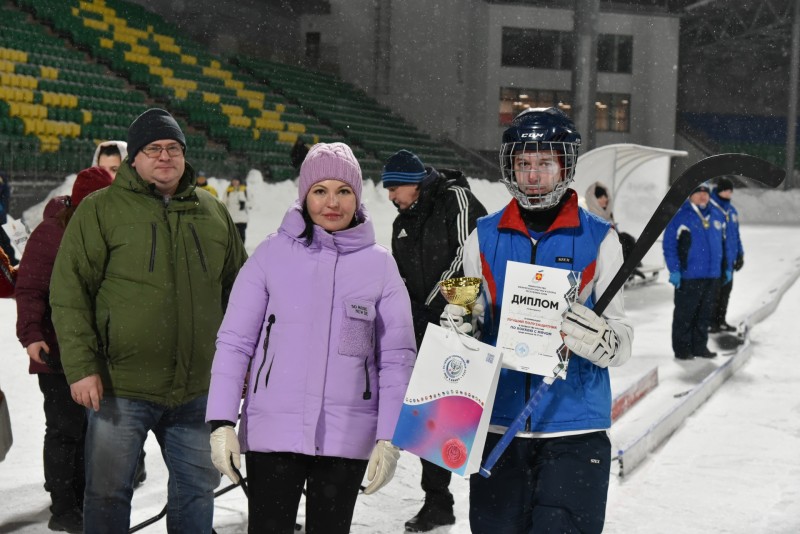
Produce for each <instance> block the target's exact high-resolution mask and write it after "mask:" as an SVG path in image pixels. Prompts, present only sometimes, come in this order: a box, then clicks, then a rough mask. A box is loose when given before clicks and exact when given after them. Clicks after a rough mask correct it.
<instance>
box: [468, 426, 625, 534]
mask: <svg viewBox="0 0 800 534" xmlns="http://www.w3.org/2000/svg"><path fill="white" fill-rule="evenodd" d="M500 438H501V435H500V434H493V433H489V435H488V436H487V438H486V448H485V449H484V452H483V459H484V460H485V459H486V457H487V456H488V455H489V453H490V452H491V450H492V449H493V448H494V446H495V445H496V444H497V442H498V441H499V440H500ZM610 470H611V441H610V440H609V439H608V435H607V434H606V432H605V431H600V432H591V433H588V434H578V435H575V436H562V437H557V438H514V439H513V440H512V441H511V444H510V445H509V447H508V449H506V451H505V452H504V453H503V455H502V456H501V457H500V459H499V460H498V461H497V464H495V466H494V467H493V468H492V476H490V477H489V478H484V477H482V476H481V475H479V474H474V475H472V476H471V477H470V479H469V526H470V529H471V532H472V534H531V533H536V534H543V533H547V534H564V533H575V534H577V533H581V534H588V533H596V534H599V533H600V532H602V531H603V525H604V523H605V515H606V500H607V499H608V477H609V473H610Z"/></svg>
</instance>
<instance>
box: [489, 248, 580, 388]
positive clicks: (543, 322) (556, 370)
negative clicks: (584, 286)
mask: <svg viewBox="0 0 800 534" xmlns="http://www.w3.org/2000/svg"><path fill="white" fill-rule="evenodd" d="M579 284H580V273H579V272H575V271H569V270H566V269H556V268H554V267H543V266H541V265H532V264H529V263H518V262H515V261H509V262H508V263H507V265H506V279H505V285H504V286H503V302H502V303H501V306H502V307H501V313H500V326H499V330H498V335H497V347H498V348H499V349H501V350H502V354H503V367H505V368H507V369H514V370H515V371H522V372H523V373H532V374H536V375H542V376H556V375H558V376H559V378H566V376H567V372H566V369H564V370H560V367H559V364H560V363H562V362H565V361H566V360H567V358H568V356H569V351H568V349H567V347H566V346H565V345H564V343H563V341H562V340H561V318H562V316H563V314H564V312H565V311H566V310H567V308H569V306H570V305H571V304H572V303H573V302H575V299H576V298H577V296H578V289H579Z"/></svg>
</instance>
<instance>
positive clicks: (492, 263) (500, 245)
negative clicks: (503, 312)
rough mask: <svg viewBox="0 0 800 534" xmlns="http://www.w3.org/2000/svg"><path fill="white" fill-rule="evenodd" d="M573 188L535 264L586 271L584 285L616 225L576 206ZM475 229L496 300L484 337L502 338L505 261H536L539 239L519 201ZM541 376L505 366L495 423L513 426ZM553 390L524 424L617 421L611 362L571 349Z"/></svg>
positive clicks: (558, 427) (534, 427)
mask: <svg viewBox="0 0 800 534" xmlns="http://www.w3.org/2000/svg"><path fill="white" fill-rule="evenodd" d="M569 194H570V195H571V197H570V198H569V199H568V200H567V201H566V202H565V204H564V205H563V207H562V208H561V211H560V212H559V215H558V217H557V218H556V220H555V221H554V222H553V224H552V225H551V226H550V228H548V230H547V231H546V232H545V233H544V234H543V235H542V237H541V238H540V239H539V241H538V242H537V244H536V251H535V264H536V265H543V266H547V267H556V268H561V269H569V270H572V271H577V272H580V273H582V276H581V288H583V287H584V286H586V285H587V284H589V283H590V282H591V281H592V279H593V276H594V271H595V267H596V260H597V253H598V250H599V248H600V243H601V242H602V241H603V239H605V237H606V235H607V234H608V231H609V229H610V228H611V226H610V224H609V223H607V222H606V221H604V220H602V219H600V218H599V217H597V216H595V215H592V214H591V213H589V212H587V211H585V210H584V209H582V208H580V207H578V202H577V195H576V194H575V192H574V191H570V193H569ZM477 230H478V242H479V246H480V254H481V265H482V271H483V278H484V280H485V288H486V289H487V291H488V292H489V295H487V300H488V301H489V302H490V305H489V306H487V310H486V311H485V313H484V333H483V337H482V341H484V342H486V343H489V344H491V345H496V343H497V326H498V323H499V321H500V303H501V302H502V299H503V284H504V282H505V272H506V263H507V262H508V261H517V262H522V263H531V259H532V256H533V253H534V251H533V242H532V241H531V238H530V236H529V233H528V230H527V228H526V227H525V224H524V222H523V221H522V218H521V216H520V212H519V205H518V204H517V203H516V201H512V202H511V203H510V204H509V205H508V206H506V207H505V208H504V209H503V210H501V211H498V212H496V213H493V214H491V215H488V216H486V217H483V218H481V219H479V220H478V225H477ZM593 300H594V295H592V296H591V297H590V298H589V299H588V300H587V301H586V303H585V304H586V306H588V307H591V306H592V303H593ZM542 378H543V377H541V376H538V375H532V374H528V373H522V372H519V371H512V370H510V369H502V370H501V372H500V381H499V383H498V386H497V394H496V396H495V403H494V409H493V411H492V418H491V424H493V425H502V426H509V425H510V424H511V422H512V421H513V420H514V418H516V416H517V415H518V414H519V413H520V412H521V411H522V409H523V408H524V406H525V404H526V403H527V401H528V399H529V398H530V397H531V395H532V394H533V391H535V389H536V388H537V387H538V386H539V384H540V383H541V382H542ZM547 395H548V396H549V397H552V398H551V399H549V402H542V403H541V404H540V405H539V406H538V407H537V408H536V409H535V410H534V411H533V413H532V414H531V417H530V419H529V420H528V423H527V425H526V428H525V430H526V431H531V432H564V431H574V430H590V429H603V428H608V427H610V426H611V386H610V383H609V378H608V370H607V369H603V368H600V367H598V366H596V365H594V364H593V363H591V362H590V361H588V360H586V359H584V358H581V357H580V356H577V355H573V356H572V357H571V358H570V362H569V367H568V368H567V379H566V380H556V381H555V383H554V384H553V385H552V386H551V387H550V390H549V391H548V392H547ZM545 400H547V399H545ZM542 405H544V407H543V406H542Z"/></svg>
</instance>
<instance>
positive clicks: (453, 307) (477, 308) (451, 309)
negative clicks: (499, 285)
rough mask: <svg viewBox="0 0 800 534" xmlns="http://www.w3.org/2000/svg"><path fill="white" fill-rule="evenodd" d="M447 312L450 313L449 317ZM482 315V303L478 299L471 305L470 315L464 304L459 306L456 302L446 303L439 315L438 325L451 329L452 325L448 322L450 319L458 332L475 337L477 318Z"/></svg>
mask: <svg viewBox="0 0 800 534" xmlns="http://www.w3.org/2000/svg"><path fill="white" fill-rule="evenodd" d="M448 314H449V315H450V317H449V318H448ZM482 315H483V304H481V302H480V301H478V302H476V303H475V305H474V306H473V307H472V314H471V315H470V313H469V311H467V309H466V308H465V307H464V306H460V305H458V304H448V305H447V306H445V307H444V311H443V312H442V314H441V315H440V316H439V326H441V327H442V328H450V329H451V330H452V328H453V325H452V324H450V319H452V320H453V324H455V325H456V329H457V330H458V331H459V332H461V333H463V334H469V335H471V336H474V337H477V336H476V333H477V332H478V318H479V317H481V316H482ZM467 321H469V322H467Z"/></svg>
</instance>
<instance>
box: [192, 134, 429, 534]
mask: <svg viewBox="0 0 800 534" xmlns="http://www.w3.org/2000/svg"><path fill="white" fill-rule="evenodd" d="M361 184H362V178H361V168H360V166H359V164H358V161H357V160H356V158H355V156H354V155H353V153H352V151H351V150H350V148H349V147H348V146H347V145H345V144H343V143H331V144H324V143H321V144H317V145H315V146H314V147H313V148H312V149H311V151H310V152H309V153H308V156H307V157H306V158H305V160H304V162H303V165H302V167H301V169H300V178H299V195H298V200H297V201H296V202H295V204H294V205H293V206H292V207H290V208H289V211H288V212H287V213H286V215H285V217H284V219H283V222H282V223H281V226H280V228H279V230H278V232H277V233H275V234H272V235H270V236H268V237H267V239H266V240H265V241H264V242H263V243H261V244H260V245H259V246H258V248H257V249H256V251H255V252H254V253H253V256H252V257H251V258H250V259H249V260H248V261H247V263H245V265H244V267H243V268H242V270H241V271H240V273H239V276H238V278H237V279H236V283H235V284H234V286H233V291H232V293H231V298H230V302H229V304H228V309H227V312H226V314H225V318H224V320H223V322H222V326H221V327H220V330H219V334H218V336H217V352H216V354H215V356H214V363H213V366H212V370H211V388H210V390H209V397H208V408H207V412H206V420H208V421H209V422H210V423H211V425H212V429H213V432H212V434H211V451H212V460H213V462H214V465H215V466H216V467H217V469H219V471H220V472H221V473H223V474H225V475H227V476H228V477H229V478H230V479H231V480H233V481H234V482H238V481H239V473H238V467H239V465H240V464H239V462H240V459H239V457H240V450H241V451H243V452H245V453H246V459H247V473H248V482H249V487H250V499H249V523H250V528H249V532H258V533H271V532H276V533H283V532H291V531H292V528H293V527H294V522H295V515H296V514H295V511H296V510H297V506H298V504H299V502H300V497H301V494H302V491H303V486H304V485H305V486H306V488H307V498H306V532H309V533H313V532H325V533H330V534H337V533H342V534H344V533H347V532H349V530H350V523H351V520H352V515H353V509H354V507H355V502H356V497H357V496H358V491H359V485H360V484H361V481H362V478H363V476H364V472H365V470H366V471H367V479H368V481H369V485H368V486H367V488H366V490H365V493H367V494H370V493H373V492H375V491H377V490H378V489H380V488H381V487H383V485H385V484H386V483H388V482H389V480H390V479H391V478H392V475H393V474H394V469H395V465H396V462H397V458H398V456H399V453H398V450H397V448H396V447H394V446H393V445H392V444H391V443H390V442H389V440H390V439H391V436H392V435H393V433H394V427H395V424H396V422H397V417H398V415H399V413H400V408H401V406H402V403H403V396H404V394H405V390H406V387H407V385H408V381H409V378H410V376H411V370H412V366H413V363H414V358H415V343H414V328H413V322H412V319H411V305H410V301H409V297H408V292H407V291H406V289H405V286H404V284H403V280H402V279H401V278H400V274H399V272H398V269H397V264H396V263H395V261H394V259H393V258H392V255H391V254H390V253H389V251H387V250H386V249H384V248H383V247H380V246H378V245H377V244H376V243H375V229H374V227H373V224H372V221H371V220H370V218H369V215H368V214H367V211H366V208H365V207H364V206H363V205H362V204H361V187H362V185H361ZM248 369H250V379H249V383H248V384H247V389H246V393H245V401H244V406H243V407H242V415H241V418H242V422H241V425H240V431H239V439H238V440H237V438H236V434H235V432H234V425H235V421H236V420H237V418H238V416H239V405H240V401H241V397H242V387H243V385H244V382H245V375H246V374H247V371H248ZM235 468H236V469H235ZM331 487H335V488H336V491H335V492H331V491H330V488H331Z"/></svg>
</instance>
